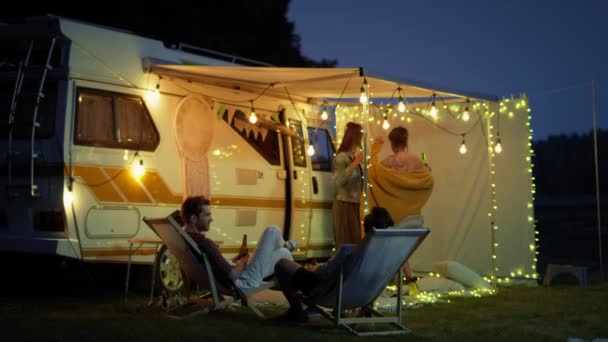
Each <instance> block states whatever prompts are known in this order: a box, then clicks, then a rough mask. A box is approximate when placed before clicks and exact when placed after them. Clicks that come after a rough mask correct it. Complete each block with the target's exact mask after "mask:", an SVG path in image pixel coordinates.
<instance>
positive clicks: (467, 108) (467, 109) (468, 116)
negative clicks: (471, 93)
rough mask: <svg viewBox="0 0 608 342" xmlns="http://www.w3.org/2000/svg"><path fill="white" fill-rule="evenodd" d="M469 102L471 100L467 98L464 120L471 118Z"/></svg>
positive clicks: (463, 113) (463, 114)
mask: <svg viewBox="0 0 608 342" xmlns="http://www.w3.org/2000/svg"><path fill="white" fill-rule="evenodd" d="M469 102H470V100H469V99H468V98H467V101H466V105H465V107H464V112H462V121H464V122H468V121H469V119H470V115H469Z"/></svg>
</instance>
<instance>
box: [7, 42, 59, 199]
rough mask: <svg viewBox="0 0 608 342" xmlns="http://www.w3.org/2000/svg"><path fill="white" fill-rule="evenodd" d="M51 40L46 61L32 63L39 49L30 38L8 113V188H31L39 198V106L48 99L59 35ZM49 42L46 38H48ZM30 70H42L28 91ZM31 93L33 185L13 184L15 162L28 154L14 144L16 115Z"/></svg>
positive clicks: (31, 182) (31, 175)
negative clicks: (47, 87)
mask: <svg viewBox="0 0 608 342" xmlns="http://www.w3.org/2000/svg"><path fill="white" fill-rule="evenodd" d="M49 39H50V41H49V42H48V44H49V45H48V51H47V54H46V62H45V63H44V64H43V65H42V66H35V65H32V64H31V58H32V51H33V50H34V48H35V46H34V45H35V43H36V42H35V40H34V39H32V40H30V42H29V44H28V48H27V52H26V55H25V57H24V58H23V59H22V60H21V61H20V62H19V69H18V72H17V77H16V78H15V88H14V90H13V96H12V101H11V108H10V112H9V115H8V129H9V131H8V153H7V165H8V170H7V171H8V172H7V175H8V182H7V190H8V189H11V190H19V189H23V188H26V189H28V190H29V193H30V196H31V197H37V196H38V195H39V193H38V185H37V184H36V183H35V181H34V180H35V174H34V166H35V163H36V160H37V159H38V158H39V157H40V153H39V152H38V151H37V150H36V128H38V127H40V122H38V108H39V106H40V102H41V100H43V99H44V97H45V94H44V92H43V90H44V86H45V82H46V78H47V74H48V72H49V71H51V70H53V67H52V66H51V57H52V55H53V50H54V48H55V43H56V40H57V38H56V37H50V38H49ZM45 42H46V41H45ZM26 72H27V73H37V72H38V73H40V76H39V78H37V83H35V84H34V85H35V87H34V89H27V90H26V91H25V92H24V89H23V83H24V82H23V81H24V79H25V77H26V75H25V74H26ZM27 95H29V96H30V98H31V99H32V100H33V101H34V106H33V111H32V119H31V122H28V124H30V125H31V136H30V155H29V165H30V174H29V178H30V182H29V184H13V179H12V178H13V161H14V160H15V159H16V158H22V157H24V152H23V151H16V150H15V149H14V146H13V130H14V129H15V125H16V119H15V115H16V114H17V106H18V104H19V101H20V100H22V99H23V97H24V96H27ZM9 193H11V194H14V192H12V191H9Z"/></svg>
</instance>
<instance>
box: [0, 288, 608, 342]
mask: <svg viewBox="0 0 608 342" xmlns="http://www.w3.org/2000/svg"><path fill="white" fill-rule="evenodd" d="M34 293H35V292H34ZM146 299H147V298H145V297H144V295H143V294H142V295H140V296H137V295H135V296H132V297H130V298H129V303H128V304H124V303H123V301H122V300H123V299H122V296H121V294H120V293H117V292H116V291H114V293H113V294H104V295H93V294H88V295H78V296H66V295H58V296H52V295H48V294H44V295H35V294H33V295H24V294H18V295H11V294H10V293H6V292H3V294H2V297H0V328H1V329H2V340H3V341H14V340H27V341H48V340H51V341H83V340H84V341H86V340H107V341H111V342H114V341H138V342H141V341H146V342H149V341H187V340H192V341H202V340H208V339H213V340H215V339H217V340H219V339H221V340H225V341H231V340H237V339H239V340H240V339H243V340H275V339H277V340H282V341H307V342H310V341H324V340H328V339H336V340H344V341H348V340H360V339H361V338H359V337H356V336H354V335H351V334H350V333H348V332H347V331H346V330H344V329H337V328H335V327H333V326H331V325H328V324H327V323H325V322H324V321H322V320H320V319H319V318H315V319H313V320H312V322H311V323H309V324H306V325H303V326H286V325H282V324H280V323H278V322H275V321H272V320H260V319H257V318H256V317H255V315H253V314H252V313H251V312H250V311H243V310H241V309H238V310H233V311H225V312H216V313H213V314H210V315H207V316H201V317H196V318H193V319H190V320H181V321H177V320H173V319H170V318H168V317H166V316H164V315H163V313H162V311H161V309H160V308H159V307H158V306H147V305H146V304H145V303H146ZM281 311H282V310H278V309H276V308H275V309H272V308H266V310H265V313H268V314H269V316H272V315H277V314H279V313H281ZM403 323H404V324H405V325H406V326H408V327H409V328H410V329H412V331H413V333H412V334H409V335H405V336H395V337H384V338H383V339H399V340H404V341H414V340H429V341H437V340H449V341H472V340H473V341H478V340H481V341H483V340H493V341H566V340H567V339H568V337H579V338H583V339H586V340H591V339H593V338H597V337H604V338H608V283H602V284H600V285H592V286H588V287H579V286H557V287H548V288H546V287H542V286H539V287H533V288H528V287H512V288H502V289H500V291H499V292H498V294H497V295H494V296H486V297H482V298H465V297H453V298H452V299H451V303H449V304H448V303H438V304H426V305H424V306H422V307H420V308H417V309H407V310H406V311H404V320H403Z"/></svg>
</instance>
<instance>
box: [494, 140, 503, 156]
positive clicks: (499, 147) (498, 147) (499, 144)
mask: <svg viewBox="0 0 608 342" xmlns="http://www.w3.org/2000/svg"><path fill="white" fill-rule="evenodd" d="M494 152H496V153H497V154H500V152H502V144H501V143H500V138H498V139H496V145H495V146H494Z"/></svg>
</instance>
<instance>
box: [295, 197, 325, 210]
mask: <svg viewBox="0 0 608 342" xmlns="http://www.w3.org/2000/svg"><path fill="white" fill-rule="evenodd" d="M332 204H333V202H328V201H306V200H302V199H298V198H297V199H296V200H295V201H294V202H293V205H294V207H296V208H297V209H331V206H332Z"/></svg>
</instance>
